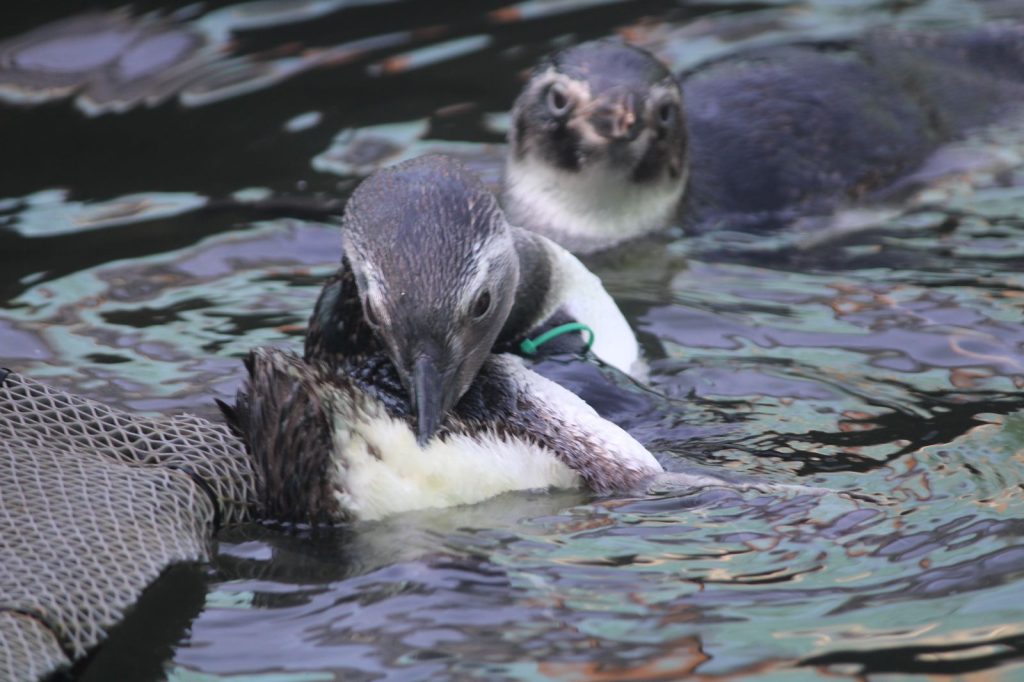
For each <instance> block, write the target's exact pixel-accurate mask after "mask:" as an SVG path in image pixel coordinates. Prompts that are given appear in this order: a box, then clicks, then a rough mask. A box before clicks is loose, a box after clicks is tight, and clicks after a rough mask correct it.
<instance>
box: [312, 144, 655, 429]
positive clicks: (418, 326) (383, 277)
mask: <svg viewBox="0 0 1024 682" xmlns="http://www.w3.org/2000/svg"><path fill="white" fill-rule="evenodd" d="M342 239H343V252H344V256H343V258H342V263H341V267H340V269H339V271H338V272H337V273H336V274H335V275H334V276H332V277H331V278H330V279H329V280H328V282H327V283H326V285H325V286H324V288H323V291H322V293H321V295H320V297H319V300H318V301H317V303H316V305H315V306H314V311H313V314H312V317H311V319H310V322H309V327H308V332H307V337H306V348H305V356H306V359H307V360H312V359H314V358H323V357H343V358H352V357H361V356H362V355H365V354H366V352H367V349H370V348H378V347H379V349H380V350H382V351H383V352H385V353H386V354H387V356H388V357H389V358H390V360H391V362H392V363H393V365H394V368H395V371H396V373H397V377H398V379H399V380H400V382H401V385H402V386H403V387H404V389H405V391H406V392H407V394H408V395H409V396H410V397H411V400H412V404H413V406H414V407H415V409H416V412H417V420H418V429H419V439H420V441H421V442H425V441H426V440H428V439H429V438H430V437H431V436H432V435H433V433H434V432H435V431H436V429H437V427H438V424H439V423H440V420H441V418H442V417H443V415H445V414H447V413H448V412H449V411H450V410H451V409H452V407H453V406H454V405H455V404H456V402H458V400H459V399H460V398H461V397H462V396H463V394H464V393H465V392H466V390H467V388H468V387H469V385H470V383H471V382H472V380H473V378H474V376H475V375H476V373H477V372H478V370H479V369H480V367H481V366H482V364H483V362H484V360H485V359H486V358H487V357H488V356H489V355H490V354H492V353H493V352H496V351H497V352H514V353H523V352H526V353H529V352H530V351H529V350H528V349H529V346H527V350H524V342H529V341H531V340H532V339H533V338H536V337H537V336H538V335H541V334H543V332H545V331H548V330H550V329H552V328H553V327H563V328H564V325H566V324H570V325H572V324H573V323H575V324H576V325H583V326H586V327H587V333H582V332H580V333H577V332H575V331H574V332H572V334H571V335H567V337H568V338H566V337H563V338H562V339H560V341H561V343H558V344H555V345H552V346H549V347H548V348H550V349H552V350H555V351H558V350H563V351H564V350H579V349H581V348H582V345H583V344H584V343H587V344H589V346H590V349H591V350H592V351H593V353H594V354H595V355H596V356H597V357H598V358H599V359H601V360H603V361H604V362H605V363H607V364H609V365H611V366H613V367H615V368H616V369H618V370H620V371H623V372H626V373H630V372H631V371H632V372H639V371H642V365H641V363H640V359H639V345H638V343H637V340H636V337H635V336H634V334H633V331H632V329H631V328H630V326H629V323H628V322H627V321H626V319H625V317H624V316H623V315H622V313H621V311H620V310H619V308H618V306H617V305H616V304H615V302H614V300H613V299H612V298H611V296H609V294H608V293H607V291H606V290H605V289H604V287H603V285H602V284H601V281H600V280H599V279H598V278H597V276H596V275H594V274H593V273H591V272H590V271H589V270H588V269H587V268H586V267H585V266H584V265H583V264H582V263H581V262H580V261H579V260H578V259H577V258H576V257H575V256H573V255H572V254H570V253H569V252H568V251H566V250H565V249H564V248H562V247H560V246H558V245H557V244H555V243H553V242H551V241H550V240H548V239H546V238H545V237H543V236H541V235H538V234H536V233H534V232H530V231H527V230H524V229H521V228H517V227H513V226H511V225H509V223H508V221H507V220H506V219H505V217H504V214H503V212H502V211H501V209H500V208H499V206H498V203H497V201H496V199H495V197H494V195H493V194H492V193H491V192H490V191H488V190H487V189H486V188H485V187H484V186H483V184H482V183H481V182H480V181H479V180H478V179H477V178H476V176H474V175H472V174H471V173H469V172H468V171H467V170H465V169H464V168H463V167H462V166H461V165H459V164H458V163H457V162H455V161H453V160H451V159H449V158H447V157H443V156H438V155H430V156H425V157H420V158H418V159H414V160H412V161H408V162H406V163H403V164H399V165H397V166H393V167H390V168H385V169H383V170H380V171H378V172H376V173H375V174H374V175H372V176H370V177H369V178H367V179H366V180H365V181H364V182H363V183H362V184H360V186H359V187H358V188H357V189H356V191H355V192H354V193H353V195H352V196H351V198H350V199H349V202H348V205H347V206H346V211H345V215H344V217H343V220H342ZM588 336H589V338H587V337H588Z"/></svg>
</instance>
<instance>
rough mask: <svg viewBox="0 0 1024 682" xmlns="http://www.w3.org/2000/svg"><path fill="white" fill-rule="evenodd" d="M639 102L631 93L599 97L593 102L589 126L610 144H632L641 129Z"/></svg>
mask: <svg viewBox="0 0 1024 682" xmlns="http://www.w3.org/2000/svg"><path fill="white" fill-rule="evenodd" d="M639 101H640V100H639V98H638V97H637V95H636V94H635V93H633V92H626V93H621V92H619V93H615V94H608V95H605V96H601V97H599V98H598V99H597V100H596V101H595V102H594V106H593V108H592V110H591V111H592V113H591V114H590V125H591V126H592V127H593V129H594V131H595V132H597V133H598V134H599V135H601V136H602V137H604V138H606V139H608V140H610V141H612V142H618V141H626V142H632V141H633V140H635V139H636V138H637V137H638V136H639V135H640V131H641V130H642V129H643V120H642V117H641V112H640V110H639V105H638V102H639Z"/></svg>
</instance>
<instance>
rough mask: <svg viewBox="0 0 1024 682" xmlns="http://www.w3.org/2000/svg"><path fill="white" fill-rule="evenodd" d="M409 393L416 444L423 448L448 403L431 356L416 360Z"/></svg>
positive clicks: (441, 378)
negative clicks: (410, 394) (414, 422)
mask: <svg viewBox="0 0 1024 682" xmlns="http://www.w3.org/2000/svg"><path fill="white" fill-rule="evenodd" d="M411 393H412V402H413V405H414V406H415V408H416V442H417V443H419V444H420V445H421V446H423V445H426V443H427V441H429V440H430V439H431V438H432V437H433V435H434V434H435V433H437V427H438V426H440V425H441V419H442V417H444V415H445V413H446V412H447V411H448V409H447V406H446V403H448V402H449V399H448V396H447V395H446V394H447V391H446V387H445V381H444V378H443V375H442V374H441V372H440V370H439V369H438V367H437V361H436V360H435V359H434V357H433V356H432V355H421V356H420V357H418V358H417V359H416V363H415V364H414V365H413V370H412V391H411ZM451 402H454V401H451Z"/></svg>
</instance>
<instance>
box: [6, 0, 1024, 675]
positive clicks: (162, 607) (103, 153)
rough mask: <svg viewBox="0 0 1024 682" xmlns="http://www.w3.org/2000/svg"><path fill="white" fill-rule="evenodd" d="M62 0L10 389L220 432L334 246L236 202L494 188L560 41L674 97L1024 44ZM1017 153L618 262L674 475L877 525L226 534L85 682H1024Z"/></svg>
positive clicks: (22, 204)
mask: <svg viewBox="0 0 1024 682" xmlns="http://www.w3.org/2000/svg"><path fill="white" fill-rule="evenodd" d="M39 5H40V6H38V7H36V8H34V9H33V10H32V13H30V14H28V13H21V14H18V13H16V12H14V11H13V10H7V11H6V12H5V13H6V14H10V15H11V16H8V17H5V19H6V20H5V23H4V25H3V28H2V29H0V30H2V31H3V35H4V39H5V40H6V42H3V43H2V45H0V135H2V139H3V159H4V163H3V169H2V171H0V173H2V175H0V264H2V268H0V305H2V313H0V365H4V366H9V367H12V368H14V369H17V370H18V371H21V372H23V373H25V374H28V375H31V376H33V377H35V378H39V379H43V380H46V381H49V382H51V383H53V384H56V385H59V386H61V387H63V388H67V389H69V390H72V391H75V392H77V393H82V394H85V395H88V396H91V397H94V398H98V399H100V400H103V401H105V402H108V403H111V404H114V405H117V406H119V407H123V408H126V409H129V410H136V411H144V412H149V413H172V412H177V411H183V410H187V411H191V412H197V413H200V414H205V415H212V414H213V413H214V410H213V409H212V398H214V397H220V398H230V397H231V396H232V395H233V393H234V390H235V387H236V385H237V384H238V382H239V379H240V376H241V364H240V362H239V361H238V358H239V357H240V356H241V355H242V354H243V353H244V352H246V351H247V350H248V349H249V348H251V347H253V346H257V345H263V344H274V345H280V346H287V347H292V348H298V347H299V346H300V345H301V335H302V330H303V327H304V324H305V319H306V316H307V314H308V311H309V310H310V308H311V306H312V303H313V301H314V300H315V297H316V295H317V291H318V287H319V282H320V281H321V278H322V277H324V276H325V275H326V274H328V273H329V272H330V271H331V270H332V269H333V268H334V267H335V264H336V262H337V259H338V255H339V245H340V244H339V236H338V232H337V228H336V227H333V226H331V225H328V224H322V223H316V222H303V221H301V220H297V219H291V218H287V219H286V218H272V217H267V219H265V220H258V221H254V220H253V219H252V216H251V214H247V213H246V212H245V211H241V210H235V209H231V208H225V207H224V203H223V200H224V199H225V198H228V197H231V196H234V197H235V198H239V199H245V198H248V197H260V196H267V195H282V194H289V195H295V196H303V197H309V196H314V195H321V194H322V195H325V196H334V197H344V196H346V195H347V193H348V192H349V191H350V190H351V188H352V187H353V185H354V183H355V182H356V181H357V179H358V177H359V176H360V175H361V174H364V173H366V172H368V171H369V170H371V169H372V168H373V167H374V166H375V164H377V163H382V162H383V163H386V162H391V161H394V160H396V159H399V158H405V157H407V156H412V155H416V154H418V153H421V152H422V151H424V150H427V149H441V150H448V151H452V152H454V153H458V154H460V155H462V156H464V157H466V158H468V159H469V160H470V161H471V163H473V164H474V167H476V168H478V169H479V170H481V172H483V173H485V175H486V176H487V177H488V178H489V179H491V180H493V179H494V178H495V173H496V170H497V169H498V168H499V167H500V158H501V141H502V138H503V130H504V126H505V125H506V123H507V119H506V117H505V116H504V115H503V112H505V111H507V109H508V107H509V105H510V104H511V101H512V99H513V97H514V96H515V93H516V91H517V90H518V87H519V85H520V83H521V82H522V81H521V75H522V73H523V70H524V69H526V68H527V67H528V66H529V65H531V64H532V63H533V62H534V61H535V60H536V58H537V57H538V56H539V55H541V54H543V53H545V52H547V51H549V50H550V49H552V48H553V47H555V46H558V45H562V44H565V43H568V42H572V41H576V40H581V39H586V38H593V37H598V36H604V35H610V34H614V33H620V34H625V35H627V36H629V37H630V38H631V39H634V40H637V41H639V42H641V43H643V44H646V45H648V46H650V47H652V48H653V49H655V50H656V51H657V52H658V53H659V54H660V55H661V56H662V57H663V58H665V59H666V60H668V61H670V62H671V63H673V64H674V66H676V67H677V68H689V67H693V66H696V65H698V64H700V63H701V62H702V61H706V60H709V59H714V58H717V57H719V56H721V55H726V54H729V53H731V52H734V51H736V50H740V49H743V48H745V47H749V46H754V45H762V44H774V43H785V42H789V41H806V40H842V39H844V38H847V37H849V36H851V35H856V34H857V33H858V32H860V31H862V30H864V29H865V28H868V27H870V26H873V25H879V24H884V25H891V24H904V25H929V26H930V25H963V24H970V23H977V22H980V21H982V20H985V19H987V18H991V17H998V16H1006V15H1013V14H1014V13H1018V12H1019V16H1022V17H1024V10H1017V9H1015V8H1014V4H1013V3H1010V2H989V3H963V2H953V1H949V2H942V1H940V0H934V1H927V0H922V1H920V2H914V1H912V0H901V1H899V2H896V1H893V2H877V3H871V4H868V3H855V2H843V1H838V2H832V3H828V2H806V3H801V2H784V1H782V0H779V1H776V2H769V1H765V2H735V3H734V2H728V1H725V0H717V1H713V0H708V1H707V2H704V3H677V2H668V1H655V0H643V1H641V2H633V3H626V2H611V1H609V0H591V1H590V2H587V1H586V0H547V1H537V0H527V1H525V2H522V3H520V4H516V5H508V4H502V3H500V2H475V1H474V2H469V1H465V2H450V3H444V4H443V5H442V4H441V3H430V2H420V3H412V2H381V1H379V0H378V1H374V0H354V1H349V2H343V1H341V0H334V1H332V0H319V1H314V0H310V1H308V2H283V1H276V0H272V1H271V2H260V3H250V4H247V5H232V4H229V3H226V2H211V3H200V4H187V3H181V4H180V5H179V6H175V7H170V6H165V4H162V3H154V2H141V3H134V4H132V5H130V6H129V7H128V8H122V9H115V8H116V7H117V6H118V5H119V3H113V2H110V3H94V7H96V8H97V9H95V10H94V11H93V12H92V13H90V14H86V15H76V14H75V12H76V11H78V10H77V9H76V8H77V7H78V4H77V3H70V2H64V3H57V2H51V3H40V4H39ZM103 5H106V6H107V7H108V9H100V7H102V6H103ZM68 17H71V18H70V19H68ZM57 21H63V22H66V23H59V24H58V23H52V22H57ZM44 25H45V26H46V28H45V29H43V30H42V31H40V32H37V33H31V32H30V31H33V30H35V29H37V28H39V27H41V26H44ZM1022 159H1024V125H1021V124H1020V123H1019V122H1014V121H1008V122H1006V123H1005V124H1003V125H1000V126H997V127H993V128H991V129H988V130H985V131H979V132H978V133H977V134H975V135H973V136H972V137H971V138H970V139H969V140H966V141H965V142H963V143H961V144H959V145H957V146H956V147H954V148H952V149H951V150H950V151H949V153H948V154H947V155H946V156H944V157H942V158H941V159H939V160H938V161H937V162H936V163H937V167H938V168H939V170H940V171H942V172H940V173H937V174H936V175H939V176H941V177H939V178H938V179H932V180H930V181H929V183H928V187H927V188H926V189H925V190H923V191H922V192H921V193H919V194H918V195H917V196H915V197H914V198H913V199H912V200H909V201H908V202H907V203H906V204H905V205H901V206H897V207H887V208H884V209H882V208H877V207H876V208H870V209H866V210H861V211H849V212H846V213H843V214H842V215H840V216H838V217H836V218H835V219H831V220H828V219H823V220H819V221H804V222H803V223H801V224H797V225H794V226H793V227H792V228H791V229H788V230H786V231H784V232H782V233H779V234H775V235H771V236H762V237H750V236H744V235H739V234H731V233H728V232H726V231H723V232H719V233H715V234H711V235H704V236H701V237H695V238H689V239H683V238H670V239H666V240H662V241H659V242H657V243H654V244H645V245H639V246H637V247H635V248H628V249H625V250H624V251H623V252H621V253H619V254H616V255H615V256H613V257H609V258H604V259H602V260H601V261H599V262H597V263H595V264H594V267H595V268H596V269H597V271H598V272H599V274H600V275H601V276H602V278H603V279H604V281H605V282H606V285H607V286H608V288H609V289H610V291H611V292H612V293H613V295H614V296H615V297H616V298H617V300H618V301H619V302H620V304H621V305H622V307H623V309H624V310H625V311H626V314H627V316H628V317H629V318H630V320H631V321H632V322H633V324H634V325H635V326H636V328H637V329H638V331H639V332H640V335H641V340H642V343H643V345H644V351H645V355H646V357H647V359H648V361H649V364H650V366H651V372H650V384H651V386H652V387H653V389H654V391H653V392H648V391H644V390H642V389H641V388H639V387H636V386H632V385H631V384H630V383H629V382H627V381H625V380H617V381H618V383H619V384H620V388H619V389H617V390H616V391H614V392H610V393H609V396H608V399H607V401H606V402H607V404H605V405H603V409H604V410H605V411H606V412H608V413H609V414H610V416H612V417H613V418H615V419H616V420H617V421H619V422H620V423H622V424H624V425H625V426H627V427H628V428H629V429H630V430H631V431H632V432H633V433H634V434H635V435H636V436H637V437H638V438H639V439H641V440H642V441H643V442H645V443H646V444H647V445H648V446H649V447H650V448H651V449H652V451H654V452H655V453H656V454H657V455H658V456H659V458H660V459H661V460H662V461H663V462H664V463H665V465H666V466H667V467H668V468H670V469H671V468H677V469H678V468H683V467H690V466H707V467H710V468H713V469H714V470H716V471H723V470H725V471H728V472H734V473H736V474H739V475H744V476H752V477H757V478H761V479H768V480H772V481H778V482H784V483H803V484H812V485H818V486H824V487H827V488H832V489H835V490H843V491H861V492H864V493H868V494H870V495H871V496H872V499H868V500H865V499H854V498H851V497H849V496H843V495H826V496H823V497H817V496H811V495H805V494H799V493H795V492H789V493H778V494H773V495H768V494H763V493H753V492H751V493H742V494H741V493H737V492H730V491H723V490H715V491H704V492H694V491H678V490H669V489H666V490H663V491H656V492H654V493H652V494H651V495H650V496H648V497H644V498H628V499H618V498H615V499H593V498H591V497H588V496H586V495H583V494H579V493H559V494H540V493H532V494H517V495H507V496H503V497H500V498H498V499H494V500H491V501H489V502H486V503H484V504H480V505H477V506H473V507H468V508H459V509H451V510H443V511H428V512H421V513H415V514H409V515H405V516H399V517H395V518H393V519H390V520H387V521H383V522H377V523H367V524H359V525H356V526H353V527H347V528H340V529H335V530H331V531H321V532H318V533H315V534H314V533H310V532H309V531H303V530H300V531H295V530H288V529H281V528H274V527H269V526H250V527H242V528H235V529H230V530H228V531H226V532H224V533H223V534H222V536H221V538H220V539H219V553H218V555H217V557H216V560H215V561H214V562H213V565H212V568H211V567H191V568H190V567H182V568H179V569H176V570H175V571H172V572H170V573H169V574H168V575H167V576H166V577H165V578H163V579H162V580H161V581H160V582H159V583H158V584H157V585H156V586H155V588H154V589H153V590H151V591H150V593H149V594H147V597H146V601H145V602H144V603H143V604H142V605H141V606H140V608H138V609H137V610H136V612H135V614H134V615H133V616H132V617H131V618H130V619H129V621H128V622H127V624H126V626H125V627H123V628H120V629H119V631H118V632H117V633H116V634H115V636H114V639H113V640H112V641H111V643H110V644H109V645H108V646H106V647H104V648H102V649H101V651H100V653H99V654H98V655H97V656H96V657H95V658H94V659H93V660H92V661H91V662H90V664H89V666H87V667H86V668H85V669H84V670H83V671H81V672H82V674H83V676H84V677H85V678H86V679H96V680H107V679H160V678H162V677H169V678H170V679H173V680H177V681H189V682H197V681H202V682H207V681H209V680H221V679H225V680H226V679H231V680H236V679H242V678H244V679H247V680H265V681H270V680H274V681H275V682H277V681H283V680H288V681H297V680H303V681H306V680H310V681H311V680H332V679H381V678H384V679H415V678H426V677H431V676H449V677H457V678H467V677H475V678H486V679H491V678H493V679H569V680H583V679H587V680H621V679H631V680H675V679H683V678H686V677H687V676H692V679H701V680H711V679H750V678H757V679H762V680H769V679H770V680H810V679H819V678H826V677H827V678H829V679H834V678H839V679H865V678H866V679H879V680H881V679H884V680H897V679H905V678H910V677H916V676H918V675H923V674H932V675H935V676H939V678H940V679H947V678H946V677H943V676H954V677H956V678H958V679H965V680H1016V679H1024V218H1021V217H1020V216H1021V215H1022V213H1024V170H1022V168H1024V162H1022ZM208 202H209V203H208ZM826 223H827V224H826ZM577 364H578V363H577ZM549 365H550V366H548V367H546V368H545V369H546V371H548V372H550V373H552V374H554V375H559V374H560V373H562V374H564V375H565V377H566V381H569V382H572V381H579V380H585V379H586V376H585V372H586V371H588V370H586V369H579V368H578V367H577V368H573V367H572V366H559V365H556V364H553V363H549ZM594 371H596V370H594ZM580 372H583V373H584V374H583V375H582V376H583V379H580V376H581V375H580ZM239 676H241V677H239Z"/></svg>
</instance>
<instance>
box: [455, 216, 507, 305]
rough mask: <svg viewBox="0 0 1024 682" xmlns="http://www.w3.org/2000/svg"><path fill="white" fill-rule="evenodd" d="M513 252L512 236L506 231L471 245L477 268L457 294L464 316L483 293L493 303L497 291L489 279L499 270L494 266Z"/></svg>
mask: <svg viewBox="0 0 1024 682" xmlns="http://www.w3.org/2000/svg"><path fill="white" fill-rule="evenodd" d="M514 251H515V245H514V244H513V243H512V236H511V234H510V233H509V232H508V231H507V230H503V231H502V232H500V233H498V234H494V235H492V236H490V237H488V238H486V239H484V240H481V241H479V242H477V243H476V244H474V245H473V252H474V253H476V263H477V266H476V268H475V269H474V271H473V275H472V278H471V279H470V280H469V282H468V283H467V284H466V286H465V287H463V289H462V291H461V292H460V294H459V308H460V309H461V310H462V311H463V313H464V314H465V315H466V316H471V315H472V313H473V308H474V307H475V305H476V302H477V299H478V298H479V296H480V295H481V294H482V293H483V292H484V291H487V292H488V293H489V294H490V295H491V298H492V302H493V298H494V296H495V295H496V294H497V291H496V290H495V288H494V287H493V286H491V285H490V284H491V278H492V277H493V276H494V274H495V271H496V270H498V269H499V268H497V267H496V266H498V264H500V263H501V261H502V260H509V259H510V258H512V256H513V253H514ZM492 304H493V303H492Z"/></svg>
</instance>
